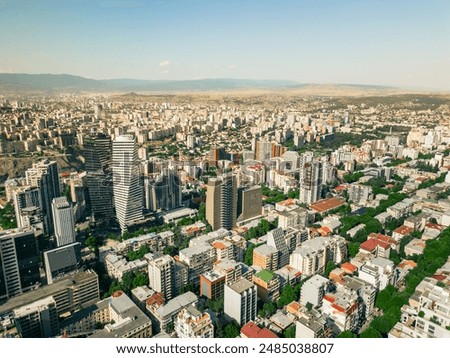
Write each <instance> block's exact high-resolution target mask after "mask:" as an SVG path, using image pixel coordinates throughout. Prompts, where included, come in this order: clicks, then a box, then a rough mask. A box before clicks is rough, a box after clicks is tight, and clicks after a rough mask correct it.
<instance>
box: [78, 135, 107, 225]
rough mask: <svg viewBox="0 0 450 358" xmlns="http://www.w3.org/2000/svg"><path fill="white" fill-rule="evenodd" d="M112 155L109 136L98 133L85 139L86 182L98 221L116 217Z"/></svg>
mask: <svg viewBox="0 0 450 358" xmlns="http://www.w3.org/2000/svg"><path fill="white" fill-rule="evenodd" d="M111 153H112V146H111V138H110V137H109V136H107V135H105V134H103V133H97V134H96V135H92V136H89V137H85V138H84V141H83V156H84V158H85V167H86V179H85V182H86V187H87V190H88V193H89V202H90V205H91V210H92V214H93V215H94V218H95V219H96V220H103V219H105V220H108V219H110V218H111V217H112V216H114V202H113V187H112V173H111Z"/></svg>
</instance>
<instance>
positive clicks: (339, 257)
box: [290, 235, 347, 276]
mask: <svg viewBox="0 0 450 358" xmlns="http://www.w3.org/2000/svg"><path fill="white" fill-rule="evenodd" d="M346 257H347V244H346V242H345V240H344V238H342V237H341V236H338V235H334V236H328V237H317V238H314V239H311V240H307V241H305V242H303V243H302V245H301V247H298V248H297V249H295V250H294V252H293V253H292V255H291V257H290V265H291V266H292V267H294V268H296V269H297V270H299V271H300V272H301V273H302V275H304V276H311V275H314V274H315V273H323V272H324V270H325V267H326V264H327V262H329V261H333V262H335V263H341V262H343V261H345V259H346Z"/></svg>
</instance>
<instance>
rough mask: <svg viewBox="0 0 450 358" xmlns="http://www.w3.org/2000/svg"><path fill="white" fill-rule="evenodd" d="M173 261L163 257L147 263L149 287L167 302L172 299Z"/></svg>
mask: <svg viewBox="0 0 450 358" xmlns="http://www.w3.org/2000/svg"><path fill="white" fill-rule="evenodd" d="M174 276H175V260H174V259H173V258H172V257H171V256H169V255H164V256H161V257H158V258H156V259H154V260H150V261H149V262H148V281H149V284H148V285H149V286H150V287H151V288H152V289H154V290H155V291H156V292H160V293H162V295H163V296H164V299H165V300H166V301H169V300H170V299H172V298H173V297H174V293H175V292H174V288H175V287H174V285H175V277H174Z"/></svg>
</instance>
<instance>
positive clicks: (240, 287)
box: [224, 278, 257, 326]
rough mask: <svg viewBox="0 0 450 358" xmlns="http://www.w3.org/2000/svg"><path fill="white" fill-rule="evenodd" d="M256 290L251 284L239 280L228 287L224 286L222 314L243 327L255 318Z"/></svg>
mask: <svg viewBox="0 0 450 358" xmlns="http://www.w3.org/2000/svg"><path fill="white" fill-rule="evenodd" d="M256 310H257V288H256V285H255V284H253V283H252V282H250V281H248V280H246V279H245V278H241V279H240V280H239V281H236V282H235V283H233V284H232V285H230V286H225V291H224V313H225V317H227V318H228V319H229V320H232V319H234V320H235V321H236V322H237V324H238V325H239V326H243V325H245V324H246V323H248V322H250V321H254V319H255V318H256Z"/></svg>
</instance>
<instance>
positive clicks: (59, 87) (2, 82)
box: [0, 73, 396, 93]
mask: <svg viewBox="0 0 450 358" xmlns="http://www.w3.org/2000/svg"><path fill="white" fill-rule="evenodd" d="M324 86H328V87H327V88H329V86H333V87H336V88H341V89H352V90H370V91H381V92H383V91H392V90H396V89H395V88H393V87H385V86H370V85H348V84H341V85H314V84H302V83H298V82H296V81H289V80H247V79H231V78H230V79H226V78H217V79H200V80H183V81H171V80H135V79H111V80H95V79H90V78H85V77H81V76H73V75H67V74H58V75H54V74H24V73H0V91H1V92H7V93H8V92H9V93H42V92H116V93H117V92H121V93H123V92H186V91H197V92H208V91H224V90H237V89H286V90H296V89H307V88H310V87H324Z"/></svg>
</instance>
